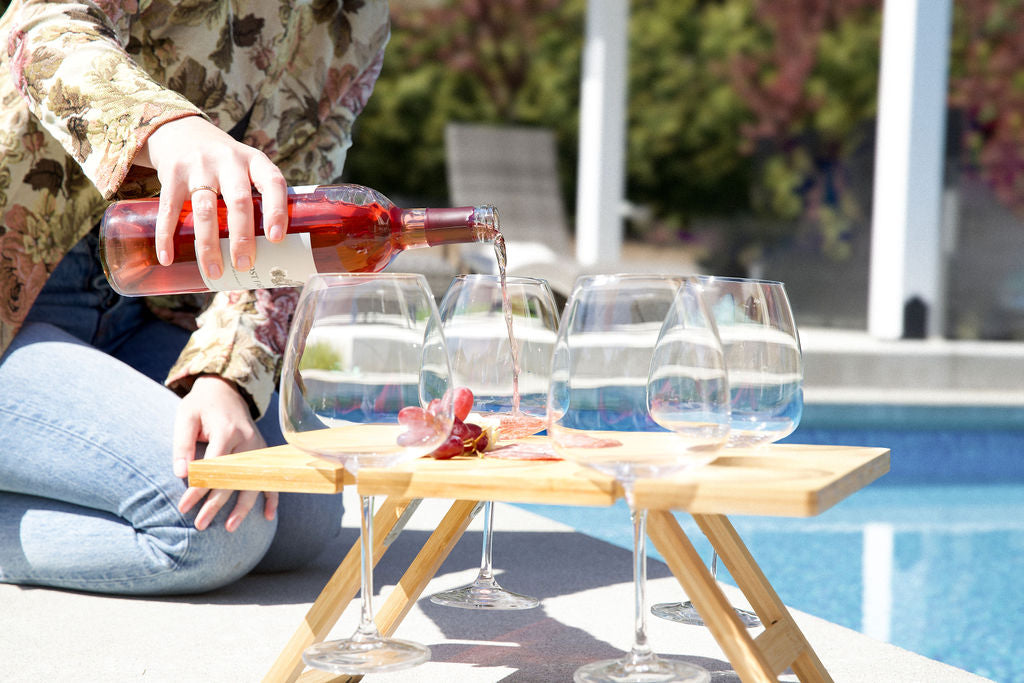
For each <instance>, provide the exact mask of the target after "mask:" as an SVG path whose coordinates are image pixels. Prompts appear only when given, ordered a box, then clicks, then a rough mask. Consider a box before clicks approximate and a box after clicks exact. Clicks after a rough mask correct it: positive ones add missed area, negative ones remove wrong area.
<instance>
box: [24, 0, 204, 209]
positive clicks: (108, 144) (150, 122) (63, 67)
mask: <svg viewBox="0 0 1024 683" xmlns="http://www.w3.org/2000/svg"><path fill="white" fill-rule="evenodd" d="M105 4H106V5H111V6H112V9H114V10H117V9H119V6H120V5H121V4H129V3H128V2H127V0H126V1H125V2H123V3H120V2H107V3H105ZM130 4H133V5H134V1H133V2H131V3H130ZM18 11H19V14H18V15H17V18H16V20H15V25H14V28H13V29H12V31H11V33H10V37H9V40H8V45H7V49H8V53H9V54H10V55H11V70H12V74H13V77H14V81H15V85H16V87H17V89H18V91H19V92H20V93H21V95H22V96H23V97H24V98H25V100H26V101H27V102H28V106H29V109H30V110H31V111H32V113H33V114H34V115H35V116H36V117H37V118H38V119H39V121H41V122H42V124H43V126H44V127H45V128H46V130H47V131H48V132H49V133H50V134H51V135H53V136H54V138H56V139H57V140H58V141H59V142H60V144H61V145H62V146H63V147H64V149H65V150H66V151H67V153H68V154H69V155H70V156H72V157H73V158H74V159H75V160H76V161H77V162H78V163H79V164H81V166H82V169H83V170H84V172H85V174H86V176H87V177H88V178H89V180H91V181H92V182H93V184H95V185H96V187H97V188H98V189H99V191H100V192H101V193H102V194H103V197H104V198H106V199H110V198H111V197H113V196H114V194H115V193H116V192H117V190H118V188H119V187H120V186H121V183H122V182H123V181H124V179H125V177H126V176H127V175H128V171H129V169H130V168H131V166H132V161H133V159H134V158H135V155H136V154H137V153H138V151H139V149H141V147H142V145H143V144H144V143H145V141H146V139H147V138H148V137H149V135H150V134H151V133H152V132H153V131H154V130H155V129H156V128H157V127H158V126H160V125H162V124H164V123H167V122H168V121H172V120H174V119H178V118H182V117H184V116H193V115H204V114H203V112H202V111H201V110H200V109H198V108H196V107H195V106H194V105H192V104H191V103H190V102H189V101H188V100H187V99H185V98H184V97H182V96H181V95H179V94H177V93H175V92H174V91H172V90H168V89H167V88H164V87H162V86H160V85H159V84H158V83H156V82H154V81H153V80H152V79H151V78H150V77H149V76H147V75H146V73H145V72H144V71H143V70H142V69H140V68H139V67H138V65H136V64H135V62H133V61H132V59H131V57H129V55H128V54H127V52H125V50H124V47H123V45H122V43H126V42H127V37H126V33H125V32H124V30H123V28H122V29H121V30H120V31H119V28H118V26H116V25H115V24H114V23H113V21H112V20H111V18H110V17H108V16H107V15H106V14H104V12H102V11H100V10H99V8H98V7H97V6H96V5H94V4H91V3H84V2H83V3H74V2H68V3H54V2H23V3H21V7H20V8H19V10H18ZM113 16H115V17H116V18H119V23H121V24H124V23H126V19H125V13H124V12H121V11H118V12H115V13H114V14H113Z"/></svg>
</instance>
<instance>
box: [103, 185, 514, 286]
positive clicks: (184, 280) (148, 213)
mask: <svg viewBox="0 0 1024 683" xmlns="http://www.w3.org/2000/svg"><path fill="white" fill-rule="evenodd" d="M252 201H253V220H254V222H255V228H256V229H255V232H256V258H255V259H254V261H255V263H254V265H253V267H252V268H250V269H249V270H247V271H238V270H235V269H234V268H233V267H232V264H231V257H230V254H229V247H228V231H227V209H226V207H225V204H224V201H223V199H218V204H217V218H218V222H219V224H220V243H221V255H222V257H223V261H224V274H223V275H222V276H221V277H220V278H218V279H216V280H212V279H210V278H209V277H208V276H207V275H206V273H205V272H204V271H203V269H202V268H200V266H199V263H198V262H197V260H196V251H195V235H194V231H193V222H192V206H191V203H190V202H185V205H184V206H183V207H182V211H181V215H180V216H179V217H178V225H177V229H176V230H175V233H174V262H173V263H171V264H170V265H168V266H162V265H160V263H159V262H158V261H157V257H156V241H155V234H156V217H157V209H158V205H159V200H158V199H127V200H123V201H119V202H114V203H113V204H111V205H110V206H109V207H108V208H107V210H106V212H105V213H104V215H103V220H102V223H101V225H100V260H101V261H102V263H103V271H104V273H105V274H106V276H107V280H109V281H110V285H111V287H113V289H114V290H115V291H116V292H118V293H119V294H124V295H127V296H148V295H160V294H183V293H187V292H208V291H223V290H234V289H264V288H270V287H288V286H300V285H302V284H303V283H304V282H305V281H306V279H308V277H309V276H310V275H312V274H313V273H314V272H320V273H335V272H377V271H381V270H383V269H384V268H385V267H386V266H387V265H388V264H389V263H391V261H392V260H393V259H394V258H395V256H397V255H398V254H399V252H402V251H404V250H406V249H418V248H421V247H430V246H435V245H441V244H455V243H464V242H494V241H495V240H497V239H500V235H501V233H500V229H499V225H498V213H497V210H496V209H495V208H494V207H493V206H464V207H458V208H436V209H402V208H399V207H397V206H395V205H394V203H393V202H392V201H391V200H390V199H388V198H387V197H385V196H384V195H382V194H381V193H379V192H377V191H376V190H373V189H370V188H368V187H363V186H361V185H350V184H343V185H317V186H310V187H295V188H289V191H288V230H287V234H286V236H285V239H284V240H283V241H282V242H270V241H269V240H268V239H267V238H266V237H265V236H264V235H263V229H262V224H263V215H262V210H261V209H262V199H261V198H260V196H259V195H258V194H254V195H253V200H252Z"/></svg>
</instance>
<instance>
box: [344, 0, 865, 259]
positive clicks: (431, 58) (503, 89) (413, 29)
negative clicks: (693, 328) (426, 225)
mask: <svg viewBox="0 0 1024 683" xmlns="http://www.w3.org/2000/svg"><path fill="white" fill-rule="evenodd" d="M878 5H879V1H878V0H633V2H632V3H631V14H630V27H629V31H630V33H629V40H630V43H629V76H628V79H629V80H628V89H629V94H628V123H627V136H628V137H627V139H628V147H627V187H628V196H629V199H630V200H631V201H632V202H634V203H638V204H643V205H646V206H649V207H650V208H651V210H652V212H653V215H654V216H655V218H656V220H655V221H654V225H655V226H658V227H659V229H660V230H661V231H662V232H665V231H666V230H667V231H668V233H669V234H672V235H685V234H686V233H687V231H689V230H690V228H691V226H692V224H693V221H694V219H695V217H699V216H707V215H713V216H722V215H727V216H728V215H737V214H742V215H751V214H753V215H758V216H762V217H765V218H766V220H761V221H747V222H744V223H736V224H735V225H733V227H732V228H731V229H730V230H731V234H729V235H727V236H726V239H725V245H724V253H725V254H726V261H730V262H734V265H735V266H736V267H737V268H741V267H742V265H743V264H742V261H743V260H744V258H745V255H746V257H749V255H750V254H752V253H754V252H752V251H751V250H750V247H751V246H753V247H755V248H756V247H758V246H760V245H764V244H770V243H772V242H774V241H777V240H779V239H781V238H783V237H785V236H786V235H788V234H790V233H792V232H793V230H794V227H793V226H794V225H795V224H796V222H798V221H801V220H803V221H805V222H810V223H811V224H813V225H814V226H816V229H819V230H820V232H821V234H822V235H823V238H822V244H823V246H824V248H826V250H829V249H830V250H831V251H833V252H835V253H836V255H839V256H841V255H842V254H841V249H839V248H837V247H836V245H840V246H841V245H842V243H843V239H844V236H845V232H846V231H847V230H848V229H849V225H850V223H851V222H853V221H855V220H856V218H857V217H858V216H860V215H862V213H863V209H862V207H860V206H859V204H858V203H857V202H856V201H851V200H848V198H847V195H846V194H844V192H843V189H844V183H845V176H844V174H845V173H846V171H845V168H844V165H843V159H844V155H847V154H849V152H850V150H851V149H853V148H856V147H857V146H858V145H860V144H863V141H864V139H865V133H864V130H865V122H866V121H868V122H870V120H871V118H872V116H873V113H874V103H875V83H876V81H877V71H878V36H879V19H878ZM585 8H586V5H585V0H568V1H564V2H563V1H560V0H514V1H508V2H502V3H495V2H488V1H487V0H444V1H442V2H439V3H429V4H426V5H424V6H416V7H409V6H407V5H405V6H403V5H399V4H397V3H396V4H395V5H393V10H392V15H393V32H392V41H391V45H390V46H389V52H388V56H387V58H386V61H385V67H384V72H383V74H382V76H381V79H380V81H379V83H378V86H377V91H376V93H375V94H374V97H373V98H372V99H371V102H370V105H369V106H368V107H367V110H366V111H365V112H364V113H363V115H362V117H361V120H360V122H359V123H358V124H357V131H356V136H357V145H356V147H355V149H353V151H352V152H351V154H350V161H349V165H348V169H347V175H348V176H349V177H352V178H359V179H360V181H361V182H365V183H367V184H374V185H377V186H379V187H381V188H386V189H387V191H389V192H390V193H392V194H393V195H395V196H402V195H407V196H415V197H420V198H425V199H429V200H435V201H444V198H445V195H446V191H445V185H444V151H443V128H444V124H445V123H446V122H447V121H449V120H458V121H479V122H495V123H516V124H533V125H540V126H547V127H550V128H553V129H554V130H555V131H556V133H557V136H558V139H559V141H560V150H561V160H560V161H561V170H562V173H563V174H564V178H563V183H564V190H565V196H566V199H567V203H568V204H569V205H570V207H571V204H572V200H573V199H574V193H573V191H572V190H573V188H574V186H575V185H574V179H575V165H576V143H577V139H578V114H577V109H578V106H579V78H580V59H581V52H582V40H583V23H584V13H585ZM727 225H728V224H727ZM743 226H748V227H743ZM750 226H755V227H750Z"/></svg>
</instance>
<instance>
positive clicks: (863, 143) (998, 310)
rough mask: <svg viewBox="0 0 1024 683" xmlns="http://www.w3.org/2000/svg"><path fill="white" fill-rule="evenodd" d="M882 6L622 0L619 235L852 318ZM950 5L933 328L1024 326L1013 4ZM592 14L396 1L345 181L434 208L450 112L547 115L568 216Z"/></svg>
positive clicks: (576, 1) (1017, 34)
mask: <svg viewBox="0 0 1024 683" xmlns="http://www.w3.org/2000/svg"><path fill="white" fill-rule="evenodd" d="M314 1H315V2H328V1H329V0H314ZM330 1H337V0H330ZM623 1H626V0H623ZM6 4H7V3H6V2H2V1H0V9H6ZM882 4H883V3H882V0H630V25H629V64H628V69H629V74H628V101H627V106H628V120H627V150H626V151H627V168H626V183H627V189H626V196H627V198H628V200H629V201H630V202H631V203H632V205H633V206H635V207H639V208H640V209H642V210H640V211H636V212H634V213H633V214H632V217H631V219H630V220H629V221H628V222H627V234H626V238H627V240H632V241H639V242H644V243H646V244H652V245H659V246H672V247H682V248H686V249H688V250H689V251H690V253H692V254H693V255H694V257H695V258H697V259H699V260H700V263H701V265H702V266H703V267H704V268H705V269H707V270H708V271H714V272H717V273H720V274H727V273H728V274H740V275H742V274H750V273H751V272H754V273H755V274H758V273H759V274H765V275H767V276H771V277H775V278H777V279H784V280H787V282H788V281H790V280H793V281H794V283H795V284H799V286H800V289H799V292H794V295H793V296H794V300H795V301H794V304H795V305H796V306H798V307H801V315H802V316H804V319H805V320H807V321H808V322H810V323H813V324H825V325H837V326H847V327H862V326H864V324H865V323H864V320H865V315H866V314H865V308H866V303H865V300H866V295H865V294H864V292H865V291H866V284H865V283H866V277H867V275H866V272H867V265H866V264H867V260H868V258H869V256H868V255H869V253H870V245H869V242H870V239H869V238H870V233H871V225H870V219H871V192H872V175H873V163H874V144H875V140H874V129H875V114H876V103H877V86H878V71H879V44H880V34H881V10H882ZM953 11H954V14H953V36H952V42H951V46H952V47H951V54H950V75H949V88H948V106H949V109H948V111H949V116H948V136H947V140H948V142H947V150H946V156H947V166H946V179H945V181H946V185H947V190H948V191H949V192H948V194H949V196H950V197H952V198H953V199H952V200H951V202H952V203H950V206H949V207H947V208H948V210H947V212H946V213H947V214H948V215H947V216H944V219H943V220H944V221H947V222H948V223H949V225H951V226H952V227H951V228H950V229H949V232H950V234H951V236H950V238H949V239H950V240H951V243H952V244H953V246H952V248H951V251H950V254H951V256H950V257H949V261H950V262H949V265H948V267H949V269H950V271H951V272H952V271H956V274H957V277H953V278H950V285H949V293H948V298H949V300H950V302H951V303H950V306H949V313H948V316H949V320H948V322H947V328H948V333H949V334H950V336H954V337H972V338H977V337H984V338H1009V337H1013V338H1024V267H1022V266H1021V265H1019V263H1018V261H1019V259H1017V258H1016V254H1019V253H1022V252H1024V230H1020V227H1021V222H1020V218H1021V216H1022V214H1024V192H1022V189H1024V117H1022V115H1021V112H1022V111H1024V39H1022V38H1024V35H1022V31H1024V29H1022V27H1024V0H954V3H953ZM585 12H586V0H502V1H501V2H495V1H492V0H392V3H391V13H392V23H393V33H392V38H391V43H390V45H389V48H388V51H387V55H386V60H385V64H384V69H383V72H382V74H381V76H380V80H379V81H378V83H377V86H376V89H375V92H374V94H373V97H372V98H371V99H370V102H369V105H368V106H367V108H366V110H365V111H364V112H363V113H362V115H361V116H360V117H359V119H358V121H357V123H356V130H355V133H354V137H355V144H354V146H353V148H352V150H351V151H350V154H349V159H348V163H347V165H346V169H345V175H344V179H345V180H348V181H351V182H358V183H361V184H364V185H369V186H372V187H376V188H378V189H380V190H381V191H382V192H384V193H385V194H386V195H388V196H389V197H391V198H392V199H394V200H395V201H396V202H397V203H399V204H400V205H405V206H412V205H414V204H416V205H427V206H430V205H434V206H436V205H444V204H446V203H448V201H449V199H448V191H447V187H446V177H445V152H444V127H445V124H446V123H447V122H449V121H465V122H481V123H499V124H515V125H530V126H543V127H546V128H550V129H552V130H554V131H555V133H556V135H557V139H558V143H559V155H560V158H559V170H560V173H561V186H562V187H561V190H562V195H563V198H564V201H565V204H566V206H567V209H568V212H569V218H570V219H571V217H572V215H573V214H574V212H575V207H574V202H575V196H576V194H575V186H576V183H575V175H576V162H577V144H578V125H579V116H578V107H579V96H580V71H581V56H582V48H583V38H584V18H585ZM325 180H327V179H325ZM1011 234H1012V236H1013V238H1014V239H1013V240H1011V239H1010V237H1008V235H1011ZM1017 236H1019V237H1017ZM965 273H967V274H968V275H967V276H965V275H964V274H965ZM836 282H840V284H838V285H837V284H835V283H836ZM805 292H806V293H808V294H807V296H808V301H807V302H806V303H804V302H801V301H799V298H800V296H801V295H802V294H804V293H805ZM820 293H826V294H827V295H828V296H822V295H820ZM810 294H814V295H815V296H814V300H813V301H811V298H812V297H811V296H810ZM1010 317H1013V318H1014V319H1015V320H1017V321H1018V322H1015V323H1014V324H1013V325H1012V326H1010V325H1009V324H1008V323H1007V322H1006V321H1007V320H1009V319H1010Z"/></svg>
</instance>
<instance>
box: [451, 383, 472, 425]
mask: <svg viewBox="0 0 1024 683" xmlns="http://www.w3.org/2000/svg"><path fill="white" fill-rule="evenodd" d="M453 405H454V409H455V417H457V418H459V419H460V420H465V419H466V417H468V416H469V411H471V410H472V409H473V392H472V391H471V390H470V389H469V387H457V388H456V389H455V398H454V403H453Z"/></svg>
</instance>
